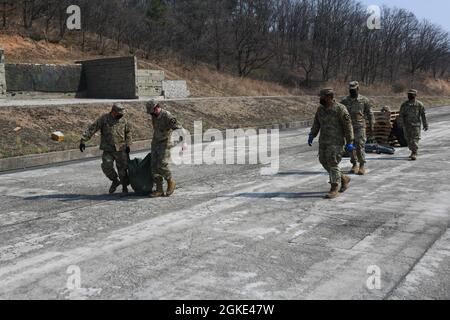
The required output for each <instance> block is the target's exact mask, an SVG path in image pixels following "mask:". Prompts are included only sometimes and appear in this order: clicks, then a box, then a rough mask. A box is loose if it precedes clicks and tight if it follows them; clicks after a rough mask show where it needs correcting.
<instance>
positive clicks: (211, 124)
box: [0, 96, 450, 158]
mask: <svg viewBox="0 0 450 320" xmlns="http://www.w3.org/2000/svg"><path fill="white" fill-rule="evenodd" d="M374 100H375V102H376V103H377V108H380V107H381V106H384V105H389V106H392V107H393V109H394V110H395V109H398V108H399V106H400V104H401V102H402V101H403V100H404V99H403V98H402V97H375V98H374ZM421 100H422V101H423V102H424V103H426V105H428V106H437V105H450V97H447V98H438V97H425V98H422V99H421ZM110 108H111V105H109V104H101V103H99V104H84V105H66V106H49V107H43V106H40V107H2V108H0V136H1V140H0V158H6V157H14V156H21V155H27V154H36V153H45V152H51V151H61V150H69V149H76V148H78V143H79V139H80V135H81V134H82V132H83V131H84V130H85V128H86V127H87V126H88V125H89V124H90V123H91V122H93V121H94V120H95V119H96V118H97V117H98V116H100V115H101V114H103V113H106V112H109V110H110ZM166 108H167V110H169V111H170V112H172V113H173V114H174V115H175V116H176V117H177V118H178V119H179V120H180V122H181V123H182V124H183V126H184V127H185V128H186V129H188V130H189V131H191V132H193V124H194V121H200V120H201V121H203V129H204V130H207V129H210V128H215V129H219V130H222V129H226V128H248V127H259V126H266V125H271V124H283V123H288V122H295V121H301V120H306V119H311V118H312V117H313V115H314V112H315V110H316V108H317V97H314V96H305V97H279V98H223V99H214V98H211V99H207V100H185V101H177V102H168V103H167V107H166ZM127 110H128V114H127V117H128V118H129V121H130V123H131V126H132V129H133V134H134V139H135V140H136V141H139V140H148V139H150V138H151V135H152V128H151V123H150V119H149V117H148V116H147V115H146V114H145V112H144V103H143V102H132V103H129V104H127ZM53 131H62V132H63V133H64V134H65V138H66V141H65V142H61V143H59V142H54V141H52V140H51V139H50V135H51V133H52V132H53ZM98 143H99V136H98V135H97V136H96V137H95V138H94V139H93V140H92V141H91V143H90V145H92V146H95V145H98ZM299 143H301V142H299Z"/></svg>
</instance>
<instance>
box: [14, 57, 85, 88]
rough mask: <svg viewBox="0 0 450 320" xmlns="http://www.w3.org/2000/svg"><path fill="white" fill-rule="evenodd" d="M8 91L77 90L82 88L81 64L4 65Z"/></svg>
mask: <svg viewBox="0 0 450 320" xmlns="http://www.w3.org/2000/svg"><path fill="white" fill-rule="evenodd" d="M5 70H6V84H7V86H8V91H28V92H29V91H38V92H64V93H68V92H79V91H83V90H84V87H85V86H84V81H83V80H82V72H81V71H82V70H81V65H76V64H74V65H54V64H10V63H7V64H6V65H5Z"/></svg>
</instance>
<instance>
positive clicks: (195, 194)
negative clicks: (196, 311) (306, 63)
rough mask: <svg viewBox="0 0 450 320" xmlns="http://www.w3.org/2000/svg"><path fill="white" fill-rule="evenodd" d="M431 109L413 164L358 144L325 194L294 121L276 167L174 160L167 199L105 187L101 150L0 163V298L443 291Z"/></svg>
mask: <svg viewBox="0 0 450 320" xmlns="http://www.w3.org/2000/svg"><path fill="white" fill-rule="evenodd" d="M429 117H430V124H431V125H430V126H431V130H430V131H429V132H427V133H424V135H423V140H422V142H421V147H422V148H421V156H420V158H419V160H418V161H417V162H410V161H407V157H408V155H409V153H408V150H405V149H399V150H398V151H397V154H396V155H395V156H392V157H390V156H385V155H369V156H368V158H369V164H368V166H369V169H370V172H369V175H367V176H365V177H353V182H352V184H351V189H349V190H348V191H347V192H346V193H345V194H344V195H343V196H341V197H340V198H338V199H337V200H335V201H329V200H324V199H323V196H324V194H325V192H326V191H327V188H328V185H327V176H326V174H324V172H323V169H322V168H321V166H320V164H319V163H318V159H317V145H316V146H315V148H313V149H311V148H309V147H307V146H305V144H306V139H307V130H305V129H302V130H291V131H286V132H282V133H281V136H280V147H281V150H280V162H281V163H280V173H279V174H278V175H275V176H261V175H260V168H261V167H260V166H257V165H253V166H245V165H244V166H242V165H241V166H215V165H213V166H206V165H204V166H176V167H174V168H173V169H174V175H175V177H176V178H177V180H178V182H179V188H178V190H177V192H176V193H175V195H174V196H173V197H171V198H164V199H157V200H154V199H148V198H145V197H138V196H129V197H126V198H121V197H119V196H109V195H105V193H106V192H107V190H108V187H109V186H108V181H107V180H105V178H104V177H103V175H102V173H101V170H100V163H99V160H94V161H88V162H79V163H71V164H67V165H63V166H55V167H47V168H40V169H36V170H30V171H18V172H13V173H8V174H2V175H0V198H1V202H0V239H1V242H0V299H16V298H18V299H449V298H450V267H449V266H450V254H449V252H450V233H449V231H448V227H449V222H450V185H449V183H448V181H449V178H450V171H449V170H448V166H449V161H450V128H449V123H450V108H449V107H443V108H435V109H433V110H431V111H430V114H429ZM343 167H344V168H345V169H349V167H350V164H349V162H347V160H344V162H343ZM373 265H376V266H378V267H379V268H380V270H381V288H380V289H379V290H370V289H368V287H367V285H366V283H367V279H368V278H369V276H370V275H369V274H367V268H368V267H369V266H373ZM69 266H78V267H79V268H80V270H81V289H78V290H75V291H74V290H69V289H68V288H67V281H68V277H69V274H67V270H68V267H69Z"/></svg>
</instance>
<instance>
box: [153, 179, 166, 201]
mask: <svg viewBox="0 0 450 320" xmlns="http://www.w3.org/2000/svg"><path fill="white" fill-rule="evenodd" d="M162 196H164V190H163V182H162V181H157V182H156V190H155V191H153V192H152V194H151V195H150V198H160V197H162Z"/></svg>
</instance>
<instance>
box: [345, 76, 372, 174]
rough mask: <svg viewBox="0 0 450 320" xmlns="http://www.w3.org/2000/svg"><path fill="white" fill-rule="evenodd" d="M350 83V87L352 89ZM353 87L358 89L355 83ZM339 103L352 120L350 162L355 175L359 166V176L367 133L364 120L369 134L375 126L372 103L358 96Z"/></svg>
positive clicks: (364, 158) (362, 169) (364, 162)
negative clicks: (352, 142)
mask: <svg viewBox="0 0 450 320" xmlns="http://www.w3.org/2000/svg"><path fill="white" fill-rule="evenodd" d="M352 84H353V83H351V84H350V85H351V87H350V88H352ZM353 87H356V88H358V84H357V82H355V84H354V85H353ZM341 103H342V104H343V105H345V106H346V107H347V110H348V112H349V113H350V117H351V119H352V125H353V133H354V136H355V142H354V147H355V150H354V151H353V152H352V155H351V162H352V164H353V169H352V172H353V173H357V172H356V171H357V166H358V162H359V165H360V170H359V172H360V174H364V173H365V169H364V168H365V164H366V151H365V147H366V142H367V132H366V119H367V120H368V121H369V125H370V132H372V133H373V131H374V126H375V117H374V115H373V104H372V102H371V101H370V100H369V99H368V98H366V97H364V96H362V95H358V97H357V98H352V97H351V96H347V97H345V98H344V99H342V101H341Z"/></svg>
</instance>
